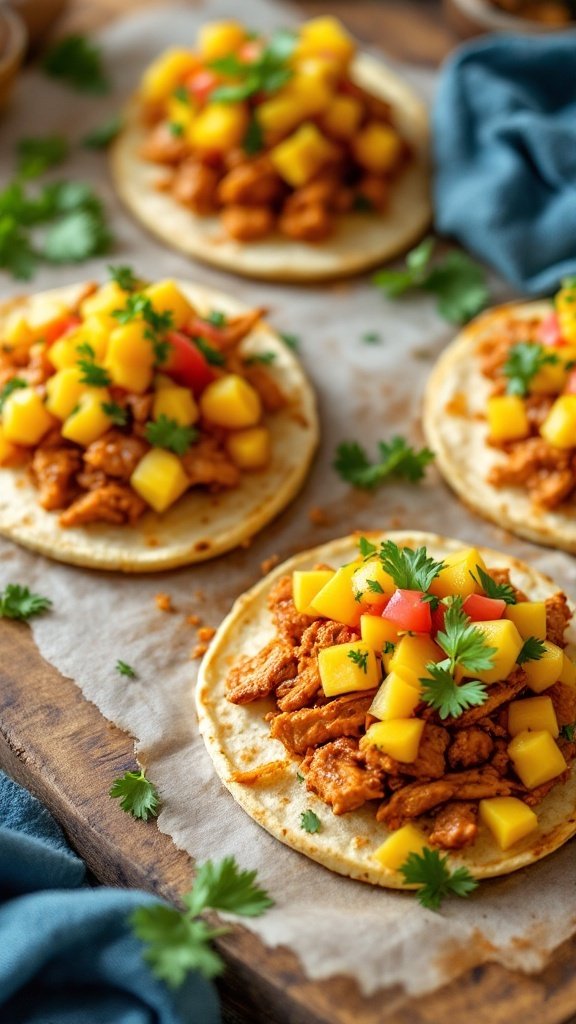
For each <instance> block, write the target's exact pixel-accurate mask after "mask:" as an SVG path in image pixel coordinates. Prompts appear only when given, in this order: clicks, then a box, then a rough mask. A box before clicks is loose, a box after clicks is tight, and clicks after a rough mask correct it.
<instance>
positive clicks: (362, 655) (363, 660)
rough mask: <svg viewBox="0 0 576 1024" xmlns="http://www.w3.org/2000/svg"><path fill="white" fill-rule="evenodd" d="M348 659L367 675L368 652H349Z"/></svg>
mask: <svg viewBox="0 0 576 1024" xmlns="http://www.w3.org/2000/svg"><path fill="white" fill-rule="evenodd" d="M348 657H349V659H350V661H353V662H354V664H355V665H358V668H359V669H361V670H362V672H364V675H366V673H367V672H368V651H354V650H352V651H348Z"/></svg>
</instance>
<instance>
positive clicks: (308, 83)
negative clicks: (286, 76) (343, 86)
mask: <svg viewBox="0 0 576 1024" xmlns="http://www.w3.org/2000/svg"><path fill="white" fill-rule="evenodd" d="M286 95H287V96H294V97H295V98H296V100H297V102H298V103H299V104H300V107H301V110H302V120H304V118H307V117H318V116H319V115H320V114H323V113H324V112H325V111H326V110H327V109H328V107H329V106H330V103H331V102H332V99H333V96H334V89H333V88H332V86H331V85H330V83H329V82H327V81H326V77H325V76H324V75H319V74H317V73H310V72H308V73H306V72H302V71H297V72H296V74H295V75H294V77H293V78H291V79H290V81H289V83H288V85H287V86H286Z"/></svg>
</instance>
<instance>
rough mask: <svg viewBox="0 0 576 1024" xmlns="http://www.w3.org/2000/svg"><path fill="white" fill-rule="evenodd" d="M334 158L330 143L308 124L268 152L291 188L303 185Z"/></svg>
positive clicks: (332, 147)
mask: <svg viewBox="0 0 576 1024" xmlns="http://www.w3.org/2000/svg"><path fill="white" fill-rule="evenodd" d="M335 156H336V150H335V148H334V146H333V145H332V143H331V142H329V140H328V139H327V138H325V136H324V135H322V132H321V131H320V130H319V129H318V128H317V127H316V125H315V124H312V123H311V122H308V121H307V122H306V123H305V124H303V125H301V126H300V128H298V129H297V130H296V131H295V132H294V133H293V135H290V136H289V137H288V138H287V139H284V140H283V142H279V143H278V145H277V146H274V148H273V149H271V150H270V159H271V161H272V163H273V164H274V167H275V168H276V170H277V171H278V174H279V175H280V177H281V178H283V179H284V181H286V182H287V183H288V184H289V185H292V187H293V188H300V186H301V185H306V184H307V182H309V181H310V179H311V178H313V177H314V175H315V174H317V173H318V171H319V170H320V169H321V168H322V167H324V166H325V164H327V163H329V162H330V161H331V160H333V159H334V158H335Z"/></svg>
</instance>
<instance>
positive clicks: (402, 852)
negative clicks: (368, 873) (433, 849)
mask: <svg viewBox="0 0 576 1024" xmlns="http://www.w3.org/2000/svg"><path fill="white" fill-rule="evenodd" d="M428 845H429V844H428V842H427V840H426V836H425V835H424V834H423V833H422V832H421V831H420V829H418V828H416V826H415V825H411V824H408V825H403V826H402V828H399V829H397V830H396V832H392V834H391V835H389V836H388V838H387V839H385V840H384V842H383V843H382V845H381V846H379V847H378V849H377V850H376V851H375V853H374V857H375V858H376V860H378V861H380V863H381V865H382V867H385V868H388V870H389V871H397V870H398V868H399V867H400V866H401V865H402V864H403V863H404V861H405V860H406V858H407V857H408V856H409V855H410V854H411V853H422V850H423V849H425V847H427V846H428Z"/></svg>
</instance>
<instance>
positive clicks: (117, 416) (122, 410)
mask: <svg viewBox="0 0 576 1024" xmlns="http://www.w3.org/2000/svg"><path fill="white" fill-rule="evenodd" d="M102 412H103V413H104V414H105V415H106V416H107V417H108V419H109V420H112V423H113V424H114V425H115V426H116V427H125V426H126V424H127V423H128V418H129V414H128V409H126V407H125V406H123V405H118V402H102Z"/></svg>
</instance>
